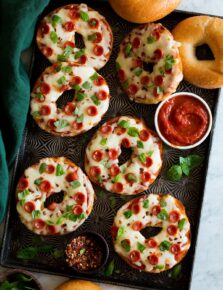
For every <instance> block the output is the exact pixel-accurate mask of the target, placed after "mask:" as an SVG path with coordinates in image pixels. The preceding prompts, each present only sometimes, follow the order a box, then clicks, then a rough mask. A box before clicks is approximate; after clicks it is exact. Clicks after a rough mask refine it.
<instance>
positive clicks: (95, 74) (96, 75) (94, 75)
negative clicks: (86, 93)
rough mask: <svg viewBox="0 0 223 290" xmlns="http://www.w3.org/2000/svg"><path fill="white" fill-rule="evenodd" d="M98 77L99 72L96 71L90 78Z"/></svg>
mask: <svg viewBox="0 0 223 290" xmlns="http://www.w3.org/2000/svg"><path fill="white" fill-rule="evenodd" d="M97 78H98V73H97V72H95V73H94V74H93V75H92V76H91V77H90V79H91V80H92V81H95V80H96V79H97Z"/></svg>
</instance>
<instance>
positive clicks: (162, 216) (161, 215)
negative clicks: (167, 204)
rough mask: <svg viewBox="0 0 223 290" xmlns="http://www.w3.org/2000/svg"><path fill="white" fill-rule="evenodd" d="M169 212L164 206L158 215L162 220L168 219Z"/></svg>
mask: <svg viewBox="0 0 223 290" xmlns="http://www.w3.org/2000/svg"><path fill="white" fill-rule="evenodd" d="M168 216H169V215H168V212H167V211H166V210H165V209H164V208H163V209H162V210H161V212H160V213H158V215H157V217H158V219H160V220H163V221H167V220H168Z"/></svg>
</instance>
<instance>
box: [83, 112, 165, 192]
mask: <svg viewBox="0 0 223 290" xmlns="http://www.w3.org/2000/svg"><path fill="white" fill-rule="evenodd" d="M121 146H123V147H125V148H131V149H132V151H133V152H132V155H131V157H130V159H129V160H128V161H127V162H125V163H124V164H122V165H121V166H119V160H118V157H119V155H120V154H121ZM85 156H86V157H85V170H86V173H87V174H88V176H89V178H90V179H91V180H92V181H93V182H95V183H97V184H98V185H100V186H102V187H104V188H105V189H106V190H108V191H111V192H114V193H119V194H123V195H133V194H138V193H140V192H142V191H144V190H147V189H148V187H149V186H150V184H152V183H153V182H154V180H155V179H156V178H157V176H158V175H159V172H160V170H161V166H162V143H161V141H160V139H159V138H158V136H157V135H156V133H155V132H153V131H152V130H150V129H148V128H147V127H146V125H145V124H144V122H143V121H142V120H140V119H137V118H133V117H126V116H122V117H117V118H114V119H111V120H109V121H108V122H106V123H104V124H103V125H102V127H101V128H99V130H98V131H97V132H96V134H95V135H94V136H93V138H92V139H91V141H90V143H89V144H88V146H87V149H86V155H85Z"/></svg>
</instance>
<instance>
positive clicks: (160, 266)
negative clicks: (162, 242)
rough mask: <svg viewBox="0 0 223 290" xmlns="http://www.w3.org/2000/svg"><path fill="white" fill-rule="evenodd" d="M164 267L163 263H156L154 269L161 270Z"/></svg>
mask: <svg viewBox="0 0 223 290" xmlns="http://www.w3.org/2000/svg"><path fill="white" fill-rule="evenodd" d="M163 268H164V265H161V264H160V265H156V269H158V270H162V269H163Z"/></svg>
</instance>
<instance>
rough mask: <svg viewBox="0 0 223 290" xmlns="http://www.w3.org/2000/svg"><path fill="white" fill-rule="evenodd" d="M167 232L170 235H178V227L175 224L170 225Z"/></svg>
mask: <svg viewBox="0 0 223 290" xmlns="http://www.w3.org/2000/svg"><path fill="white" fill-rule="evenodd" d="M167 233H168V234H169V235H170V236H174V235H176V233H177V227H176V226H174V225H170V226H168V227H167Z"/></svg>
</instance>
